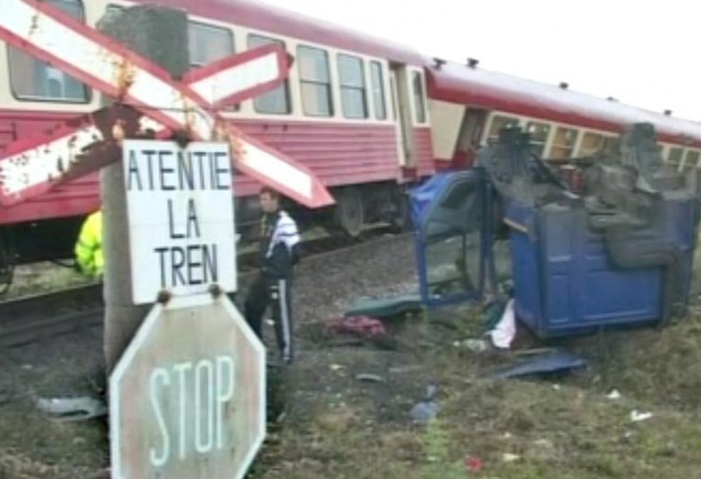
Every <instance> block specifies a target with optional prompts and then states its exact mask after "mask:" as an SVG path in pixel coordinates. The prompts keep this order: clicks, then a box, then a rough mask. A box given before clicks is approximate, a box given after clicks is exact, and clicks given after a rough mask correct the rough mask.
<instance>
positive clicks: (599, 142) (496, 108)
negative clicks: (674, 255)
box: [0, 0, 701, 265]
mask: <svg viewBox="0 0 701 479" xmlns="http://www.w3.org/2000/svg"><path fill="white" fill-rule="evenodd" d="M47 1H48V2H49V3H50V4H52V5H54V6H56V7H58V8H60V9H62V10H63V11H64V12H66V13H68V14H70V15H71V16H73V17H75V18H77V19H79V20H81V21H83V22H85V23H86V24H88V25H90V26H92V27H94V26H95V25H96V23H97V21H98V20H99V19H100V18H101V17H102V16H103V15H105V14H110V13H111V12H115V11H117V10H119V9H120V8H124V7H125V6H129V5H133V4H138V3H147V2H146V0H138V1H135V2H126V1H121V0H114V1H106V0H90V1H87V0H47ZM169 4H170V5H171V6H174V7H176V8H182V9H185V10H186V11H187V12H188V15H189V32H188V33H189V56H190V61H191V63H192V66H193V68H196V67H199V66H202V65H205V64H208V63H210V62H212V61H214V60H217V59H219V58H222V57H224V56H227V55H229V54H231V53H234V52H241V51H244V50H247V49H250V48H254V47H257V46H260V45H264V44H268V43H271V42H277V43H280V44H281V45H283V46H284V47H285V49H286V50H287V52H288V53H289V54H290V55H291V56H292V57H293V58H294V63H293V65H292V68H291V69H290V75H289V78H288V79H287V81H286V82H285V84H284V85H282V86H281V87H279V88H278V89H276V90H274V91H271V92H269V93H266V94H264V95H262V96H259V97H257V98H255V99H251V100H247V101H244V102H242V103H241V104H238V105H233V106H231V107H228V108H227V109H226V110H225V111H223V112H222V113H223V115H224V116H225V117H226V118H227V119H229V120H230V121H232V122H233V123H235V124H236V125H237V126H238V127H239V128H241V129H242V130H244V131H245V132H246V133H248V134H250V135H252V136H254V137H256V138H258V139H260V140H262V141H264V142H266V143H268V144H270V145H272V146H274V147H276V148H277V149H279V150H280V151H282V152H283V153H285V154H287V155H289V156H290V157H292V158H294V159H295V160H297V161H300V162H301V163H303V164H305V165H307V166H308V167H309V168H311V169H312V170H313V171H314V172H315V174H316V175H317V176H319V177H320V178H321V179H322V180H323V181H324V183H325V184H326V185H327V186H328V187H329V188H330V190H331V192H332V193H333V194H334V196H335V198H336V200H337V205H336V206H335V207H334V208H333V209H327V210H323V211H319V212H305V213H308V214H305V215H303V216H305V217H312V218H313V219H323V220H324V221H327V220H330V221H332V222H333V224H334V225H336V226H338V227H340V228H342V229H343V230H345V231H346V232H347V233H348V234H351V235H357V234H359V232H360V231H362V229H363V228H364V227H365V226H367V225H368V224H371V223H374V222H378V221H383V222H390V223H394V224H396V225H398V226H402V224H403V222H404V221H405V218H406V208H405V205H404V196H403V195H402V191H403V190H404V188H405V187H406V186H407V185H410V184H414V183H416V182H420V181H422V180H423V179H425V178H427V177H429V176H430V175H432V174H433V173H434V172H435V171H436V170H444V169H450V168H462V167H465V166H469V164H470V161H471V159H472V158H473V157H474V154H475V152H476V151H477V149H478V148H479V146H480V145H482V144H484V143H485V142H486V141H488V140H489V138H491V137H493V136H494V135H495V134H496V132H497V131H498V130H499V129H500V128H501V127H502V126H505V125H507V124H520V125H521V126H523V127H524V128H525V129H527V130H528V131H529V132H530V133H531V135H532V140H533V147H534V149H536V151H537V152H539V153H541V154H542V155H543V156H545V157H549V156H554V157H559V158H568V157H573V156H584V155H587V154H591V153H593V152H595V151H596V150H598V149H600V148H602V147H603V146H604V145H605V143H606V141H607V139H608V138H611V137H614V136H615V135H616V134H617V133H618V131H620V129H621V127H622V126H623V125H625V124H629V123H631V122H635V121H649V122H651V123H653V124H654V125H655V126H656V128H657V131H658V133H659V137H660V140H661V144H662V146H663V153H664V156H665V159H666V161H668V162H670V163H673V164H675V165H678V167H679V168H685V167H689V166H694V167H696V166H699V165H698V163H699V162H701V125H699V124H697V123H694V122H690V121H685V120H681V119H677V118H674V117H672V116H671V115H668V114H662V113H660V114H657V113H654V112H649V111H645V110H641V109H638V108H635V107H631V106H626V105H622V104H620V103H618V102H616V101H613V100H606V99H599V98H595V97H591V96H588V95H584V94H581V93H576V92H573V91H570V90H568V89H567V88H566V85H564V84H563V85H559V86H558V85H547V84H542V83H537V82H533V81H529V80H525V79H521V78H516V77H512V76H509V75H504V74H499V73H494V72H489V71H486V70H483V69H481V68H479V67H478V65H477V62H476V61H468V62H467V63H466V64H463V65H460V64H455V63H450V62H445V61H443V60H439V59H435V58H432V57H426V56H424V55H422V54H421V53H419V52H418V51H416V50H414V49H413V48H411V47H405V46H401V45H396V44H394V43H392V42H389V41H385V40H380V39H375V38H372V37H370V36H367V35H365V34H362V33H358V32H354V31H351V30H348V29H345V28H342V27H338V26H336V25H330V24H328V23H325V22H321V21H317V20H313V19H310V18H307V17H304V16H301V15H297V14H293V13H290V12H286V11H282V10H279V9H276V8H272V7H270V6H266V5H263V4H259V3H255V2H251V1H246V0H171V1H170V2H169ZM0 64H2V65H7V68H3V69H0V151H2V148H3V147H4V146H6V145H7V144H8V143H10V142H11V141H13V140H16V139H18V138H22V137H26V136H28V135H32V134H34V133H36V132H38V131H41V130H42V129H43V128H46V127H48V126H49V125H52V124H53V123H55V122H56V121H57V120H62V119H67V118H70V117H73V116H75V115H77V114H80V113H86V112H91V111H94V110H95V109H96V108H97V107H98V102H99V98H98V95H97V94H96V93H95V92H93V91H91V90H90V89H88V88H86V87H85V86H84V85H82V84H80V83H79V82H78V81H76V80H74V79H72V78H71V77H70V76H68V75H66V74H65V73H63V72H61V71H59V70H58V69H56V68H54V67H52V66H51V65H49V64H46V63H44V62H41V61H38V60H36V59H34V58H32V57H31V56H29V55H27V54H26V53H23V52H21V51H18V50H16V49H14V48H12V47H9V46H7V45H5V44H4V43H2V42H0ZM235 181H236V185H235V191H236V196H237V201H236V208H237V221H239V222H240V224H239V225H237V227H238V230H239V232H241V233H244V234H245V232H246V231H247V225H249V224H252V222H253V221H254V220H255V218H256V217H257V214H258V212H257V209H256V208H257V204H256V201H255V193H256V192H257V190H258V186H259V185H257V184H256V183H255V182H254V181H253V180H252V179H250V178H247V177H245V176H243V175H238V176H237V177H236V180H235ZM99 203H100V200H99V185H98V177H97V175H90V176H88V177H85V178H82V179H80V180H77V181H73V182H71V183H69V184H65V185H62V186H60V187H57V188H55V189H54V190H52V191H51V192H49V193H47V194H44V195H42V196H40V197H37V198H34V199H32V200H29V201H26V202H24V203H20V204H18V205H15V206H12V207H2V208H0V265H7V264H10V263H22V262H33V261H39V260H49V259H57V258H66V257H69V256H70V255H71V250H72V246H73V242H74V241H75V237H76V235H77V231H78V228H79V225H80V222H81V221H82V218H83V217H84V215H85V214H87V213H89V212H90V211H93V210H94V209H96V208H98V207H99Z"/></svg>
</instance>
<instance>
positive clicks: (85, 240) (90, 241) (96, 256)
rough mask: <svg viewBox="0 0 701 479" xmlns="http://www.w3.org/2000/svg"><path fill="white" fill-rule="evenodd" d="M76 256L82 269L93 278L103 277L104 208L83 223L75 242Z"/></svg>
mask: <svg viewBox="0 0 701 479" xmlns="http://www.w3.org/2000/svg"><path fill="white" fill-rule="evenodd" d="M74 251H75V258H76V261H77V263H78V267H79V268H80V271H81V272H82V273H83V274H85V275H86V276H90V277H92V278H101V277H102V275H103V273H104V271H105V258H104V256H103V253H102V210H98V211H96V212H94V213H92V214H91V215H90V216H88V218H87V219H86V220H85V222H84V223H83V226H82V227H81V229H80V235H79V236H78V242H77V243H76V244H75V250H74Z"/></svg>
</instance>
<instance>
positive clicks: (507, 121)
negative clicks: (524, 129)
mask: <svg viewBox="0 0 701 479" xmlns="http://www.w3.org/2000/svg"><path fill="white" fill-rule="evenodd" d="M517 125H518V118H514V117H513V116H503V115H494V116H493V117H492V123H491V124H490V126H489V134H488V135H487V140H488V141H496V140H497V139H498V138H499V131H500V130H501V129H502V128H507V127H510V126H517Z"/></svg>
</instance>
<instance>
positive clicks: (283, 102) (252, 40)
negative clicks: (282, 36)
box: [248, 34, 292, 114]
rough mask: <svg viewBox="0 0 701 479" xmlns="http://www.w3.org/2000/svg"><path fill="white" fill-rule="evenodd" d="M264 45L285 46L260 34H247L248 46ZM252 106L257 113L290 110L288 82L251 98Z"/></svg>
mask: <svg viewBox="0 0 701 479" xmlns="http://www.w3.org/2000/svg"><path fill="white" fill-rule="evenodd" d="M265 45H280V46H282V47H283V48H284V47H285V42H283V41H282V40H276V39H274V38H268V37H263V36H261V35H254V34H251V35H248V48H257V47H262V46H265ZM253 108H255V110H256V111H257V112H258V113H277V114H287V113H290V112H292V105H291V102H290V84H289V83H288V81H287V80H285V83H283V84H282V85H280V86H279V87H277V88H276V89H275V90H272V91H269V92H267V93H264V94H262V95H259V96H257V97H256V98H254V99H253Z"/></svg>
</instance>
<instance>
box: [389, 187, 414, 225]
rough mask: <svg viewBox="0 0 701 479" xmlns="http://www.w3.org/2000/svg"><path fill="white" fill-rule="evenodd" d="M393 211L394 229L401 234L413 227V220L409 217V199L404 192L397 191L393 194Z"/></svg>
mask: <svg viewBox="0 0 701 479" xmlns="http://www.w3.org/2000/svg"><path fill="white" fill-rule="evenodd" d="M392 207H393V208H392V209H393V210H394V211H393V214H392V218H391V220H390V224H391V225H392V229H393V230H395V231H396V232H398V233H400V232H402V231H406V230H407V229H408V228H410V227H411V218H410V217H409V198H408V197H407V195H406V192H405V191H404V190H399V189H398V190H396V191H395V192H394V193H393V194H392Z"/></svg>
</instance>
